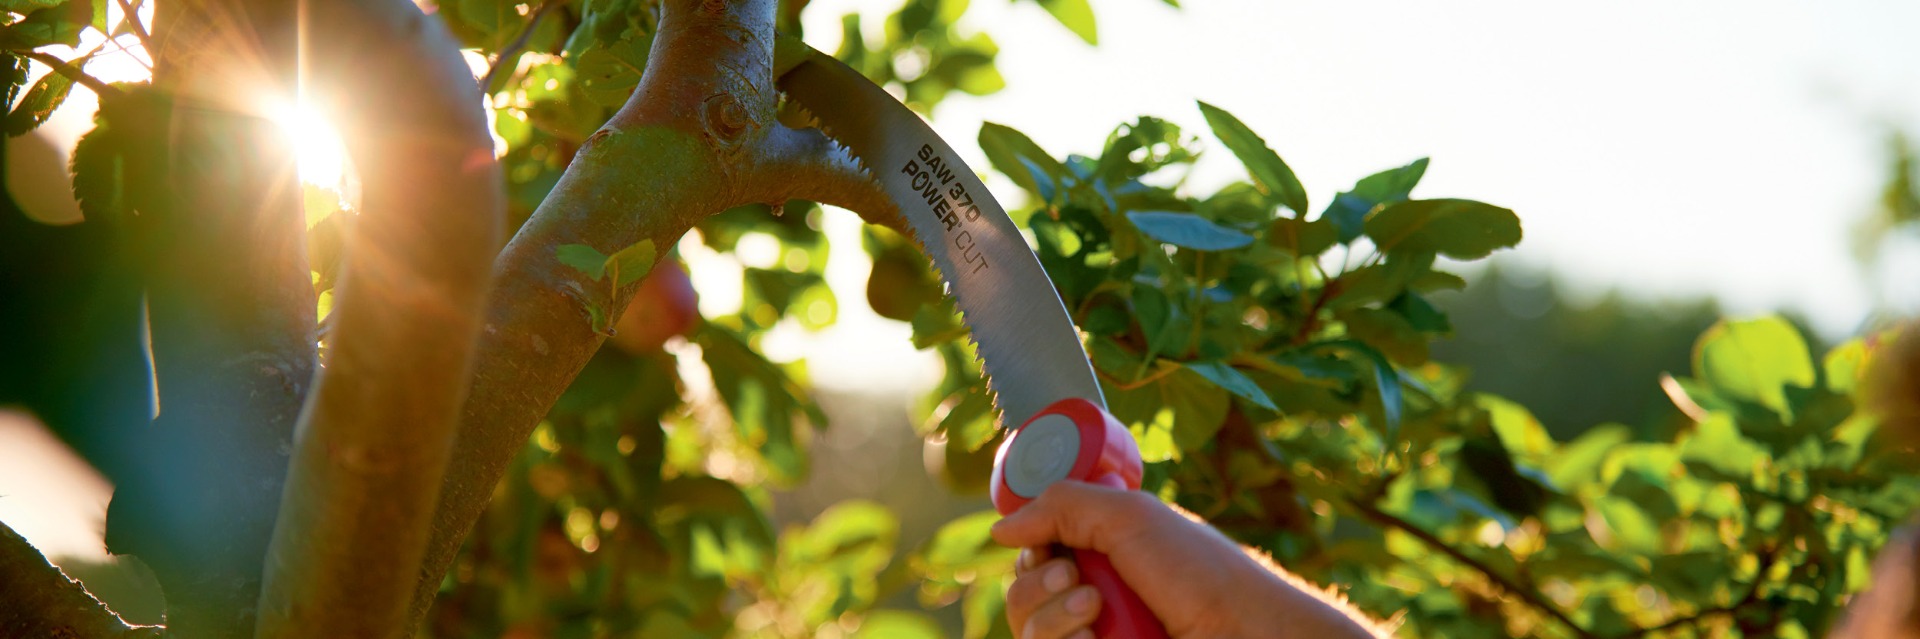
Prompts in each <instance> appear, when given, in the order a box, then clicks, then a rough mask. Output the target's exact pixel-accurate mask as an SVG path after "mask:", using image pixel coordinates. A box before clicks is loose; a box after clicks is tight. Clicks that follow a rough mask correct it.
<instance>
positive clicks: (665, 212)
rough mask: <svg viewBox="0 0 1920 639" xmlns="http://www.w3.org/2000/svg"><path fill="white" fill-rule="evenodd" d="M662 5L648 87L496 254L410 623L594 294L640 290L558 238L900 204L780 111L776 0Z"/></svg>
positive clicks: (608, 249)
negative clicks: (611, 277) (588, 264)
mask: <svg viewBox="0 0 1920 639" xmlns="http://www.w3.org/2000/svg"><path fill="white" fill-rule="evenodd" d="M664 4H665V9H664V14H663V16H662V18H661V22H660V27H659V30H658V32H657V34H656V35H655V39H654V42H653V48H652V51H651V54H650V57H649V62H648V68H647V70H646V73H645V74H644V76H643V77H642V78H641V82H640V85H639V87H638V88H637V89H635V91H634V93H633V96H632V97H631V98H630V99H629V100H628V101H627V103H626V104H625V105H624V106H623V107H622V108H621V109H620V111H619V112H618V113H616V114H615V115H614V116H613V118H612V119H611V120H609V121H608V122H607V124H606V125H605V126H604V127H602V128H601V129H600V130H599V131H598V132H596V133H594V134H593V135H592V136H590V137H589V138H588V140H587V142H586V143H585V144H584V145H582V147H581V148H580V150H579V152H578V153H577V154H576V155H575V156H574V158H573V162H572V164H571V165H569V167H568V169H567V172H566V174H565V175H563V176H562V177H561V179H560V182H559V183H558V184H557V185H556V186H555V187H554V188H553V191H552V192H551V193H550V194H549V195H548V196H547V198H546V200H545V201H543V202H542V203H541V205H540V207H539V208H538V209H537V210H536V211H535V212H534V214H533V216H532V218H530V219H529V220H528V221H527V223H526V224H525V225H524V226H522V227H521V229H520V231H519V233H518V234H517V235H515V236H514V238H513V240H512V241H511V242H509V243H508V245H507V247H506V250H505V251H504V252H503V253H501V255H500V257H499V258H498V259H497V260H495V262H494V277H495V288H494V290H493V294H492V297H491V299H490V300H489V303H488V311H487V317H486V322H485V324H484V326H483V327H482V332H481V342H480V353H479V357H478V359H477V360H476V363H475V373H474V376H473V382H472V390H471V391H470V392H469V393H468V395H467V401H466V405H465V407H464V409H463V411H462V412H463V418H462V421H461V426H460V432H459V435H458V438H457V439H456V441H455V444H454V449H453V459H452V463H451V464H450V465H449V467H448V469H447V475H446V481H445V483H444V485H443V488H442V492H441V497H440V504H439V508H438V510H437V511H436V512H435V513H434V520H433V535H432V538H431V540H430V541H429V543H428V548H427V555H426V561H425V563H424V564H423V566H422V568H421V571H420V578H419V582H418V587H417V589H416V590H415V593H414V599H413V618H414V619H416V620H417V619H419V618H421V617H422V616H423V615H424V614H425V613H426V610H427V608H428V607H430V606H431V605H432V603H433V598H434V595H435V593H436V592H437V591H438V590H439V587H440V580H441V577H442V576H443V575H445V574H446V572H447V569H448V568H449V567H450V566H451V564H452V562H453V559H454V556H455V555H456V554H457V553H458V551H459V549H460V543H461V541H462V540H463V539H464V538H465V537H466V535H467V533H468V531H470V530H471V529H472V527H473V525H474V522H475V521H477V520H478V519H479V517H480V514H481V512H482V511H483V510H484V509H485V508H486V505H487V502H488V500H489V498H490V497H491V495H492V493H493V489H494V486H495V485H496V484H497V483H499V481H500V478H501V477H502V476H503V475H504V474H505V472H506V468H507V465H508V463H509V462H510V461H511V460H512V459H513V456H514V455H515V454H517V453H518V452H519V451H520V449H521V447H522V445H523V444H524V443H525V441H526V439H527V436H528V435H529V434H530V433H531V432H532V431H533V428H534V426H535V425H537V424H538V423H539V421H540V419H541V417H542V416H543V415H545V414H546V411H547V409H548V408H549V407H551V406H552V405H553V403H554V401H555V400H557V399H558V398H559V396H560V394H561V392H562V391H564V390H565V389H566V387H567V385H568V384H569V383H571V382H572V381H573V378H574V376H576V375H578V374H579V372H580V369H581V368H582V367H583V366H585V365H586V362H587V360H588V359H589V358H590V357H591V356H592V355H593V352H594V350H595V349H597V348H599V346H600V342H601V341H602V339H603V336H602V335H600V334H598V333H596V332H595V331H594V330H593V328H592V326H591V323H590V321H589V319H588V314H587V310H586V304H589V303H592V304H597V305H599V306H600V307H601V308H604V309H609V314H610V315H614V316H615V317H614V318H613V319H617V314H618V313H619V309H624V308H626V305H627V302H628V300H629V299H630V298H631V296H632V295H633V291H634V290H635V289H636V288H637V286H638V285H637V284H634V285H629V286H626V287H622V288H621V289H620V290H618V291H616V292H612V293H609V292H607V290H606V286H605V284H604V283H600V282H595V281H593V280H589V279H587V278H586V276H585V275H583V274H581V273H580V272H578V271H575V270H573V269H571V268H569V267H566V266H564V265H562V264H561V263H560V262H559V260H558V259H556V257H555V253H554V251H555V249H556V248H557V247H559V246H560V245H563V244H576V243H577V244H587V245H589V246H592V247H594V248H595V249H597V250H599V251H600V252H602V253H607V254H611V253H613V252H615V251H618V250H620V249H622V248H625V247H627V246H630V245H633V244H635V243H638V242H641V241H652V242H653V243H654V246H656V247H658V248H659V250H661V251H665V250H666V249H667V248H668V247H671V246H673V245H674V244H675V243H676V242H677V241H679V239H680V237H681V236H682V235H684V234H685V233H686V231H687V229H688V228H690V227H692V226H693V224H694V223H695V222H697V221H699V220H700V219H702V218H704V217H705V216H708V215H712V214H715V213H718V212H720V211H724V210H726V209H728V208H731V207H733V206H737V205H741V204H748V203H756V202H759V203H769V204H774V205H778V204H781V203H784V202H785V201H786V200H787V199H789V198H803V199H810V200H814V201H819V202H824V203H828V204H835V205H840V206H846V207H848V208H853V209H855V210H859V211H862V212H880V213H881V214H882V215H892V214H893V212H894V209H893V207H891V206H890V205H889V204H887V201H886V199H885V197H884V196H883V195H881V194H880V192H879V190H878V189H877V187H874V186H873V185H872V184H871V183H870V181H869V180H868V179H867V178H865V177H864V176H863V175H861V174H860V173H859V172H858V169H857V168H856V167H855V165H854V164H853V163H852V162H851V160H850V159H849V158H848V157H847V156H846V154H845V152H844V151H841V150H840V149H839V148H838V147H837V146H835V145H833V144H832V143H831V142H829V141H828V140H826V138H824V137H823V136H821V135H820V133H819V132H818V131H816V130H813V129H805V130H795V129H790V128H787V127H785V126H782V125H780V124H779V123H777V122H776V121H775V119H774V111H775V108H776V106H777V104H778V93H777V90H776V89H775V87H774V83H773V48H774V47H773V45H774V33H773V19H774V10H775V8H776V4H777V3H776V2H775V1H774V0H666V2H665V3H664Z"/></svg>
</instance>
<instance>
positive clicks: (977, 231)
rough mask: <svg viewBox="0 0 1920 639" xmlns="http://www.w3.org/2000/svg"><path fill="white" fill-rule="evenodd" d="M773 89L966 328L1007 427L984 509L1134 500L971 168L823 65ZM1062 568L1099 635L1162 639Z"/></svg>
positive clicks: (1051, 311)
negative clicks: (855, 173)
mask: <svg viewBox="0 0 1920 639" xmlns="http://www.w3.org/2000/svg"><path fill="white" fill-rule="evenodd" d="M789 43H791V44H793V45H795V46H805V45H799V44H798V43H797V41H789ZM784 44H788V43H783V45H784ZM779 85H780V88H781V90H782V91H784V92H785V93H786V94H787V96H788V97H789V98H790V99H792V100H795V101H796V102H798V103H799V105H800V106H802V107H804V108H805V109H806V110H808V111H810V112H812V114H813V116H814V117H815V118H816V119H817V120H818V122H819V124H820V128H821V130H822V131H824V132H826V133H827V135H828V136H830V137H832V138H833V139H834V140H835V141H836V142H838V143H839V144H841V145H844V146H845V147H846V148H847V150H848V151H850V152H851V153H852V155H853V156H854V158H855V159H856V160H857V161H858V162H859V163H860V164H861V165H862V166H863V167H864V168H865V169H866V172H867V175H868V177H869V178H871V179H873V180H874V181H875V183H876V184H877V185H878V186H879V187H880V189H881V190H882V191H884V192H885V193H886V194H887V196H888V197H890V198H891V199H892V200H893V202H894V203H895V204H896V205H898V206H899V208H900V214H901V216H903V217H904V218H905V219H906V221H907V228H908V230H909V231H910V232H911V233H912V235H913V237H914V240H915V241H916V243H918V244H919V246H920V247H921V249H922V250H924V251H925V252H926V253H927V256H928V257H930V258H932V260H933V265H934V267H935V268H936V269H937V270H938V271H939V273H940V277H941V279H942V280H944V281H945V282H946V284H947V290H948V292H949V294H950V295H952V297H953V301H954V304H955V306H956V307H958V308H959V310H960V312H961V315H962V319H963V320H964V321H965V323H966V325H967V327H968V328H969V329H971V331H972V336H973V341H974V344H975V346H976V347H977V349H978V353H979V357H980V365H981V370H982V372H983V373H985V376H986V378H987V385H988V387H989V389H990V390H992V391H993V393H994V395H995V398H996V401H997V404H998V407H999V410H1000V425H1001V426H1002V427H1003V428H1005V427H1009V426H1012V427H1013V429H1012V432H1011V433H1010V434H1009V436H1008V437H1007V438H1006V441H1005V442H1004V443H1002V444H1001V446H1000V450H999V451H998V452H997V453H996V455H995V457H994V462H993V479H992V484H991V485H992V488H991V495H992V497H993V504H994V507H995V508H996V509H998V510H999V511H1000V512H1001V514H1003V515H1004V514H1010V513H1012V512H1014V511H1016V510H1018V509H1019V508H1020V507H1022V506H1024V505H1026V504H1027V503H1028V502H1030V501H1032V500H1033V499H1034V498H1037V497H1039V496H1040V493H1041V492H1042V491H1044V490H1046V488H1047V486H1049V485H1052V484H1053V483H1054V482H1057V481H1061V480H1065V479H1073V480H1079V481H1087V482H1092V483H1099V484H1105V485H1109V486H1113V487H1116V488H1125V489H1130V490H1138V489H1139V488H1140V475H1141V472H1142V465H1141V461H1140V451H1139V448H1138V446H1137V445H1136V444H1135V442H1134V441H1133V436H1132V434H1131V433H1129V432H1127V429H1126V427H1124V426H1122V425H1121V424H1120V423H1119V421H1118V420H1115V419H1114V418H1113V416H1112V415H1111V414H1109V413H1108V412H1107V410H1106V399H1105V398H1104V397H1102V395H1101V393H1100V384H1099V381H1098V380H1097V379H1095V377H1094V373H1093V365H1092V363H1091V362H1089V361H1088V359H1087V354H1086V351H1085V350H1084V349H1082V347H1081V345H1080V334H1079V333H1078V332H1077V331H1076V330H1075V329H1074V325H1073V319H1072V318H1071V317H1070V316H1068V314H1067V309H1066V306H1065V305H1064V304H1062V303H1061V301H1060V295H1059V294H1058V292H1056V291H1055V290H1054V287H1053V282H1052V280H1050V279H1048V278H1047V274H1046V271H1045V270H1043V269H1042V268H1041V266H1040V260H1039V259H1038V258H1037V257H1035V256H1034V253H1033V250H1032V249H1030V248H1028V247H1027V243H1026V240H1025V238H1023V237H1021V235H1020V230H1019V229H1018V228H1017V227H1015V226H1014V224H1013V220H1012V219H1010V218H1008V217H1007V212H1006V209H1004V208H1002V207H1001V206H1000V203H999V202H998V201H996V200H994V198H993V194H992V193H991V192H989V191H988V190H987V187H986V185H984V184H982V183H981V182H980V179H979V177H977V176H976V175H975V174H974V172H973V169H972V168H970V167H968V166H967V165H966V163H965V162H964V161H962V160H961V159H960V156H959V154H957V153H954V151H953V147H952V146H949V145H948V144H947V143H946V141H944V140H941V139H940V136H939V135H938V134H936V133H934V131H933V129H932V128H931V127H929V126H927V123H926V122H924V121H922V120H921V119H920V116H918V115H916V114H914V113H913V111H911V110H909V109H908V108H907V107H906V105H904V104H901V103H900V101H899V100H896V99H894V97H893V96H892V95H890V94H888V93H887V92H886V91H885V90H884V89H881V88H880V87H879V86H878V85H875V84H874V83H873V82H872V81H870V80H868V79H867V78H866V77H865V76H863V75H861V74H860V73H859V72H858V71H855V70H853V69H852V68H849V67H847V66H846V65H845V64H843V63H841V62H840V61H839V60H835V59H834V58H833V57H832V56H829V55H826V54H823V53H820V52H819V51H814V50H812V49H806V50H805V52H804V58H803V59H802V61H801V62H799V64H798V65H796V66H794V67H792V69H791V70H789V71H787V72H786V73H784V74H783V75H782V76H781V77H780V79H779ZM1072 555H1073V558H1074V561H1075V562H1076V563H1077V564H1078V565H1079V568H1080V573H1081V575H1082V580H1083V581H1084V582H1086V583H1088V584H1091V585H1092V586H1094V587H1095V588H1096V589H1097V590H1098V591H1099V592H1100V597H1101V604H1102V605H1101V610H1100V615H1099V617H1098V618H1097V619H1096V620H1095V621H1094V626H1093V630H1094V632H1095V634H1097V635H1098V636H1100V637H1103V638H1107V639H1132V638H1149V637H1165V636H1167V635H1166V630H1165V629H1164V628H1163V627H1162V626H1161V625H1160V622H1159V620H1158V618H1156V617H1155V616H1154V615H1153V614H1152V612H1151V611H1149V610H1148V609H1147V606H1146V604H1145V603H1144V602H1142V601H1141V600H1140V597H1139V596H1138V595H1136V594H1135V593H1134V592H1133V590H1132V589H1131V588H1129V587H1128V586H1127V584H1126V583H1125V582H1124V581H1122V580H1121V579H1120V576H1119V573H1117V572H1115V571H1114V569H1113V564H1112V563H1111V562H1110V561H1109V560H1108V558H1107V557H1106V556H1105V555H1102V554H1100V553H1097V552H1092V551H1089V550H1084V549H1073V550H1072Z"/></svg>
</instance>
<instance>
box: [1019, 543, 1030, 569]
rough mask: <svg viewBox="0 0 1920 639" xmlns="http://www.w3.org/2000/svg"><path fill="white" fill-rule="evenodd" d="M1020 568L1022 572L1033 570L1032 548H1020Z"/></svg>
mask: <svg viewBox="0 0 1920 639" xmlns="http://www.w3.org/2000/svg"><path fill="white" fill-rule="evenodd" d="M1020 570H1021V571H1023V572H1024V571H1028V570H1033V550H1031V549H1024V548H1023V549H1021V550H1020Z"/></svg>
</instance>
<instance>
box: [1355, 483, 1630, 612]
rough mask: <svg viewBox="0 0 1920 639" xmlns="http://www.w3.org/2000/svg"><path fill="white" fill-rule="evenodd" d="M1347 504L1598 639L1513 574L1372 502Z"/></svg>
mask: <svg viewBox="0 0 1920 639" xmlns="http://www.w3.org/2000/svg"><path fill="white" fill-rule="evenodd" d="M1347 503H1348V504H1349V505H1351V506H1352V507H1353V508H1354V509H1355V510H1358V511H1360V514H1362V515H1366V517H1367V518H1368V519H1372V520H1374V521H1376V522H1379V523H1381V524H1385V525H1387V526H1390V527H1393V528H1397V529H1399V530H1400V531H1401V532H1404V533H1407V534H1409V535H1413V537H1414V538H1415V539H1419V540H1420V541H1421V542H1423V543H1425V544H1426V545H1428V546H1430V547H1432V548H1433V549H1434V550H1438V551H1440V552H1441V553H1442V554H1445V555H1446V556H1448V557H1452V558H1453V560H1454V561H1458V562H1460V563H1462V564H1466V565H1467V567H1469V568H1472V569H1474V570H1477V571H1479V572H1480V573H1481V574H1484V575H1486V576H1487V579H1488V580H1489V581H1492V582H1493V585H1495V586H1497V587H1499V588H1500V589H1501V590H1503V591H1506V593H1507V594H1509V595H1512V596H1514V597H1515V598H1517V599H1519V600H1520V601H1521V602H1522V603H1525V604H1527V605H1529V606H1532V607H1533V608H1534V609H1536V610H1539V611H1540V612H1541V613H1544V614H1546V615H1547V616H1548V617H1552V618H1553V619H1554V620H1555V621H1558V622H1560V624H1561V625H1564V626H1566V627H1567V629H1568V630H1572V631H1573V634H1574V636H1576V637H1581V638H1582V639H1599V636H1598V635H1595V634H1593V633H1592V632H1589V631H1588V630H1587V629H1586V628H1582V627H1580V624H1577V623H1574V621H1573V618H1572V617H1570V616H1568V615H1567V613H1566V611H1563V610H1561V609H1560V607H1559V606H1555V605H1553V602H1550V601H1547V600H1546V598H1544V597H1542V596H1541V595H1540V593H1539V592H1536V591H1535V590H1534V589H1532V588H1528V587H1525V586H1522V585H1520V584H1519V583H1516V582H1515V581H1514V579H1513V578H1512V577H1509V576H1507V575H1505V574H1502V573H1501V572H1500V571H1498V570H1495V569H1494V568H1493V566H1489V565H1487V564H1486V562H1483V561H1480V560H1479V559H1475V558H1473V556H1471V555H1468V554H1467V553H1466V552H1464V551H1462V550H1460V549H1458V548H1454V547H1453V546H1452V545H1451V544H1448V543H1447V542H1446V541H1445V540H1442V539H1440V538H1439V537H1436V536H1434V534H1433V533H1431V532H1427V530H1426V529H1425V528H1421V527H1419V526H1417V525H1414V523H1413V522H1410V521H1407V520H1405V519H1401V518H1399V517H1397V516H1395V515H1394V514H1392V513H1389V512H1386V511H1384V510H1380V509H1379V508H1378V507H1375V506H1374V505H1373V504H1368V503H1365V502H1361V501H1357V500H1352V499H1349V500H1347Z"/></svg>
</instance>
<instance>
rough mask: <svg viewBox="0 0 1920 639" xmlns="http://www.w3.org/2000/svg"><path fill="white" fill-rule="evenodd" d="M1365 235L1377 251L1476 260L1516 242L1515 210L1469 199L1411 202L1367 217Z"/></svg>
mask: <svg viewBox="0 0 1920 639" xmlns="http://www.w3.org/2000/svg"><path fill="white" fill-rule="evenodd" d="M1366 235H1367V237H1369V238H1372V239H1373V243H1374V245H1375V246H1377V247H1379V249H1380V251H1381V252H1390V251H1417V252H1428V253H1439V254H1441V255H1445V256H1447V257H1451V258H1454V259H1460V260H1477V259H1480V258H1483V257H1486V256H1487V255H1489V254H1492V253H1493V252H1494V251H1495V250H1498V249H1503V248H1508V247H1511V246H1513V245H1515V244H1518V243H1520V218H1519V217H1517V216H1515V215H1514V214H1513V211H1509V210H1507V209H1503V208H1500V207H1497V206H1493V205H1490V204H1482V203H1480V202H1474V201H1471V200H1412V201H1407V202H1401V203H1398V204H1394V205H1391V206H1388V207H1387V208H1385V209H1381V210H1380V212H1378V213H1375V214H1373V216H1372V217H1369V218H1367V223H1366Z"/></svg>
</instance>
